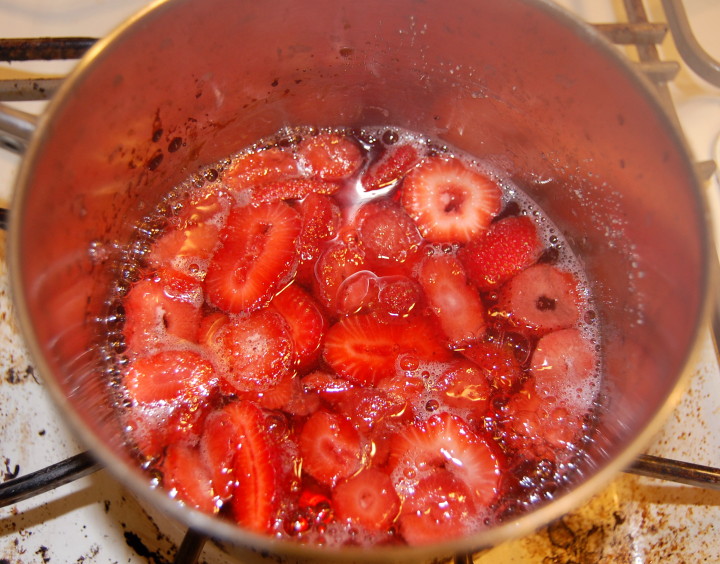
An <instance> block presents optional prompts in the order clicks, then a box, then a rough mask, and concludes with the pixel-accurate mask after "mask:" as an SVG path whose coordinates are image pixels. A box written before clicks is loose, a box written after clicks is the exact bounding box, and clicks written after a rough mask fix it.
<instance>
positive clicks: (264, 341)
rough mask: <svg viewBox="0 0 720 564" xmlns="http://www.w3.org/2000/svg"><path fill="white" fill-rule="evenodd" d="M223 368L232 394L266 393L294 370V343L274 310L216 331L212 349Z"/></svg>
mask: <svg viewBox="0 0 720 564" xmlns="http://www.w3.org/2000/svg"><path fill="white" fill-rule="evenodd" d="M216 347H219V348H218V350H214V352H215V354H216V355H217V356H218V357H219V358H220V361H221V362H224V363H225V364H226V367H227V369H226V370H225V371H224V372H223V373H222V377H223V379H224V380H225V382H226V383H227V384H228V385H229V386H230V388H231V389H232V390H237V391H240V392H265V391H267V390H269V389H270V388H273V387H274V386H276V385H277V384H278V383H279V382H280V379H281V378H282V377H283V376H284V375H285V374H287V373H288V372H289V371H290V370H291V369H292V367H293V364H294V362H295V356H294V352H293V341H292V337H291V335H290V330H289V329H288V326H287V323H286V322H285V320H284V319H283V317H282V316H281V315H280V314H279V313H277V312H276V311H274V310H267V309H264V310H260V311H256V312H255V313H253V314H251V315H250V316H249V317H246V318H241V317H239V318H235V319H233V320H232V321H230V322H228V323H226V324H225V325H224V326H223V327H221V328H220V329H219V330H218V333H217V338H216V340H215V342H214V343H211V349H215V348H216Z"/></svg>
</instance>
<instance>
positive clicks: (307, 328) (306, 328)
mask: <svg viewBox="0 0 720 564" xmlns="http://www.w3.org/2000/svg"><path fill="white" fill-rule="evenodd" d="M271 306H272V307H273V308H275V309H276V310H277V311H278V312H279V313H280V315H282V316H283V318H285V321H287V323H288V325H289V327H290V335H291V336H292V340H293V343H294V349H295V361H296V363H297V368H298V370H301V371H302V370H304V369H305V368H308V367H309V366H310V365H312V364H313V363H314V362H315V361H316V360H317V358H318V356H319V354H320V345H321V343H322V339H323V336H324V334H325V329H326V328H327V322H326V320H325V317H324V316H323V314H322V312H321V311H320V308H319V306H318V304H317V303H316V302H315V300H314V299H313V298H312V296H310V294H308V293H307V292H306V291H305V290H303V289H302V288H301V287H300V286H298V285H297V284H291V285H290V286H288V287H287V288H285V289H284V290H283V291H282V292H280V293H279V294H278V295H276V296H275V297H274V298H273V301H272V302H271Z"/></svg>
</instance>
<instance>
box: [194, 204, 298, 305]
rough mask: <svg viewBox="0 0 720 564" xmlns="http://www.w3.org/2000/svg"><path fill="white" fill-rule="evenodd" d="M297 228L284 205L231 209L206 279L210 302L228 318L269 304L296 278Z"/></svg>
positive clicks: (295, 216) (293, 215) (292, 212)
mask: <svg viewBox="0 0 720 564" xmlns="http://www.w3.org/2000/svg"><path fill="white" fill-rule="evenodd" d="M300 228H301V220H300V215H299V214H298V213H297V212H296V211H295V210H294V209H292V208H291V207H290V206H288V205H287V204H285V203H282V202H276V203H271V204H261V205H258V206H254V205H247V206H242V207H238V208H234V209H233V210H232V211H231V212H230V216H229V217H228V219H227V223H226V224H225V227H224V228H223V230H222V231H221V233H220V247H219V248H218V250H217V251H216V252H215V255H214V256H213V258H212V260H211V262H210V266H209V267H208V272H207V275H206V277H205V290H206V293H207V299H208V302H210V303H211V304H212V305H215V306H217V307H219V308H220V309H223V310H225V311H227V312H230V313H240V312H249V311H254V310H257V309H260V308H261V307H263V306H265V305H267V304H268V302H270V300H271V299H272V298H273V297H274V296H275V294H276V293H278V292H279V291H280V290H282V288H283V287H284V286H285V285H286V284H287V283H288V282H289V281H290V280H291V279H292V277H293V276H294V274H295V269H296V268H297V263H298V250H297V238H298V235H299V234H300Z"/></svg>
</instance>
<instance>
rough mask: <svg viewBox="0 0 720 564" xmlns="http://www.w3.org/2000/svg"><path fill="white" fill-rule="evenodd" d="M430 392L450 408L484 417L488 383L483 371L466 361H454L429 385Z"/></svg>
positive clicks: (488, 389) (487, 401)
mask: <svg viewBox="0 0 720 564" xmlns="http://www.w3.org/2000/svg"><path fill="white" fill-rule="evenodd" d="M429 388H430V391H431V392H433V393H434V394H436V395H437V397H438V398H439V399H440V401H441V402H442V403H444V404H445V405H448V406H450V407H457V408H461V409H470V410H472V411H473V413H474V414H476V416H478V417H482V416H483V415H485V410H486V409H487V406H488V403H489V401H490V394H491V389H490V382H489V380H488V376H487V375H486V374H485V371H484V370H483V369H482V368H480V367H479V366H477V365H476V364H475V363H474V362H470V361H469V360H466V359H460V360H456V361H454V362H453V363H452V364H451V365H450V366H449V367H448V368H447V369H446V370H444V371H443V373H442V374H441V375H440V376H439V377H438V378H436V379H434V380H433V381H432V382H431V383H430V385H429Z"/></svg>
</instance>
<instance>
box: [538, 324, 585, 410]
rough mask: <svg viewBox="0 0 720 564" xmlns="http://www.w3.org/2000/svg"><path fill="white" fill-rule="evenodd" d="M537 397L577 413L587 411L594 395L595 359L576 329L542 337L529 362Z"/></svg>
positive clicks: (555, 332)
mask: <svg viewBox="0 0 720 564" xmlns="http://www.w3.org/2000/svg"><path fill="white" fill-rule="evenodd" d="M530 371H531V373H532V374H533V376H534V377H535V389H536V390H537V392H538V394H539V395H540V397H554V398H557V400H558V401H559V402H561V403H563V404H564V405H569V406H572V407H573V408H575V409H577V410H578V411H580V412H582V411H586V410H589V408H590V406H591V404H592V401H593V399H594V397H595V395H596V394H597V384H598V382H596V380H597V378H598V373H597V355H596V354H595V350H594V348H593V345H592V343H590V342H589V341H588V339H586V338H585V337H584V336H583V335H582V333H581V332H580V331H578V330H577V329H562V330H560V331H554V332H552V333H548V334H547V335H545V336H543V337H542V338H541V339H540V340H539V341H538V343H537V346H536V347H535V351H534V352H533V355H532V359H531V361H530Z"/></svg>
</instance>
